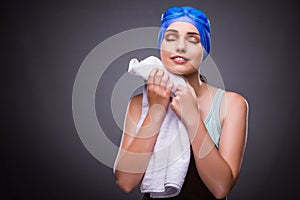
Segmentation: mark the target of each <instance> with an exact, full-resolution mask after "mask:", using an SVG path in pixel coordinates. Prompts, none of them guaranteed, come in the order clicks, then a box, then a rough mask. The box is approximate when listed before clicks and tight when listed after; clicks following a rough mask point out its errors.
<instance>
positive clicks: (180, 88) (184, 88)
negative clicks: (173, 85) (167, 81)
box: [176, 85, 186, 91]
mask: <svg viewBox="0 0 300 200" xmlns="http://www.w3.org/2000/svg"><path fill="white" fill-rule="evenodd" d="M176 90H177V91H182V90H186V87H184V86H183V85H178V86H177V89H176Z"/></svg>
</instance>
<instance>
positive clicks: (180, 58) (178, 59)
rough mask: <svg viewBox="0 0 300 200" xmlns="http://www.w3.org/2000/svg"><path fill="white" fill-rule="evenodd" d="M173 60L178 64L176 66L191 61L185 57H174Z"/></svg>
mask: <svg viewBox="0 0 300 200" xmlns="http://www.w3.org/2000/svg"><path fill="white" fill-rule="evenodd" d="M171 59H172V60H173V61H174V62H175V63H176V64H184V63H186V62H187V61H189V59H188V58H186V57H183V56H172V57H171Z"/></svg>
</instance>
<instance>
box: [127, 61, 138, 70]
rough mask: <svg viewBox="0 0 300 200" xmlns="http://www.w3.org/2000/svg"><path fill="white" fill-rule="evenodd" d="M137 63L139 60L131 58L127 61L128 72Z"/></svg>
mask: <svg viewBox="0 0 300 200" xmlns="http://www.w3.org/2000/svg"><path fill="white" fill-rule="evenodd" d="M138 63H139V60H138V59H136V58H132V59H131V60H130V61H129V65H128V72H129V71H130V70H131V69H132V68H133V66H135V65H136V64H138Z"/></svg>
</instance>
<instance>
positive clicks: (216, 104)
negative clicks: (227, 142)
mask: <svg viewBox="0 0 300 200" xmlns="http://www.w3.org/2000/svg"><path fill="white" fill-rule="evenodd" d="M224 93H225V90H223V89H221V88H218V90H217V92H216V94H215V96H214V100H213V104H212V117H213V118H214V119H215V120H216V124H217V128H218V131H219V132H221V121H220V106H221V102H222V97H223V95H224Z"/></svg>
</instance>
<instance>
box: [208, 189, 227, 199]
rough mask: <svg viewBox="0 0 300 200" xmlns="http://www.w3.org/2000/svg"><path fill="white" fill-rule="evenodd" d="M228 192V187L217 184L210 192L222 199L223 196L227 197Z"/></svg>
mask: <svg viewBox="0 0 300 200" xmlns="http://www.w3.org/2000/svg"><path fill="white" fill-rule="evenodd" d="M229 192H230V189H229V188H228V187H225V186H219V187H217V188H215V189H214V190H213V191H212V193H213V195H214V196H215V197H216V199H223V198H225V197H227V195H228V194H229Z"/></svg>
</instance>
